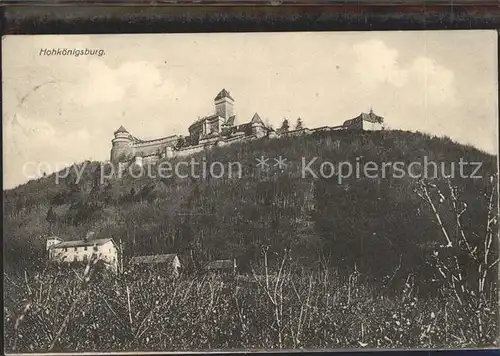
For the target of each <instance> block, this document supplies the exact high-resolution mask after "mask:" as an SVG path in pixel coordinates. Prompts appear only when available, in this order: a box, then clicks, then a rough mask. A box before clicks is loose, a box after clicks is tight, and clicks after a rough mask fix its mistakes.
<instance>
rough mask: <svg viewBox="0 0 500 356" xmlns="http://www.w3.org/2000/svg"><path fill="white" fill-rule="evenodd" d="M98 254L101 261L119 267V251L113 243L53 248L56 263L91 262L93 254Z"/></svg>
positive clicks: (52, 257)
mask: <svg viewBox="0 0 500 356" xmlns="http://www.w3.org/2000/svg"><path fill="white" fill-rule="evenodd" d="M94 253H95V254H97V257H98V259H99V260H102V261H104V262H106V263H108V264H110V265H111V266H112V267H113V268H115V269H116V268H117V266H118V251H117V250H116V246H115V245H114V244H113V242H112V241H108V242H106V243H105V244H102V245H98V246H76V247H58V246H55V247H54V248H53V253H52V256H51V259H52V261H54V262H82V261H85V260H89V259H90V258H91V257H92V254H94Z"/></svg>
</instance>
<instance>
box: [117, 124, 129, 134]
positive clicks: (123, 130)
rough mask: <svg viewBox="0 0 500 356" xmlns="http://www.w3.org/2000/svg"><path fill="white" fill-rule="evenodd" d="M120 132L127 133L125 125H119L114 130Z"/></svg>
mask: <svg viewBox="0 0 500 356" xmlns="http://www.w3.org/2000/svg"><path fill="white" fill-rule="evenodd" d="M120 132H127V133H128V131H127V129H126V128H125V127H123V125H122V126H120V128H119V129H118V130H116V131H115V134H116V133H120Z"/></svg>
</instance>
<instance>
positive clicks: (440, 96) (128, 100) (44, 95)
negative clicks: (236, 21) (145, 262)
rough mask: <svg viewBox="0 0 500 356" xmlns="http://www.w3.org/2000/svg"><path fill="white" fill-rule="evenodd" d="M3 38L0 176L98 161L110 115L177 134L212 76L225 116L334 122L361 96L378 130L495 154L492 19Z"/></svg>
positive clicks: (142, 130) (353, 110)
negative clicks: (447, 27)
mask: <svg viewBox="0 0 500 356" xmlns="http://www.w3.org/2000/svg"><path fill="white" fill-rule="evenodd" d="M2 46H3V48H2V49H3V58H2V61H3V68H2V69H3V99H4V102H3V108H2V110H3V150H4V153H3V169H4V188H12V187H14V186H16V185H18V184H20V183H24V182H26V181H27V180H28V179H29V177H27V176H26V172H27V173H28V175H31V174H33V167H34V165H32V166H30V167H31V168H30V169H27V170H26V172H23V166H24V165H25V163H26V162H44V163H45V164H47V165H48V167H50V169H49V168H47V169H46V171H48V172H50V171H53V170H55V169H56V168H61V167H62V166H63V165H71V164H72V163H74V162H82V161H84V160H107V159H109V151H110V149H111V139H112V138H113V132H114V131H115V130H116V129H117V128H118V127H119V126H120V125H124V126H125V127H126V128H127V129H128V130H129V131H130V132H131V133H132V134H133V135H134V136H137V137H140V138H155V137H162V136H166V135H170V134H183V135H187V134H188V131H187V128H188V126H189V124H190V123H191V122H192V121H194V120H196V118H197V117H198V116H205V115H209V114H211V113H213V110H214V109H213V99H214V97H215V96H216V95H217V93H218V92H219V91H220V90H221V89H222V88H226V89H227V90H229V91H230V92H231V95H232V96H233V98H234V99H235V111H236V114H237V121H236V122H237V123H244V122H247V121H249V120H250V119H251V117H252V115H253V114H254V113H255V112H258V113H259V115H260V116H261V117H262V118H263V119H264V121H267V122H269V123H271V124H273V126H274V127H277V126H279V125H280V123H281V121H282V120H283V118H284V117H286V118H288V119H289V120H290V121H291V123H292V125H293V124H294V123H295V120H296V119H297V117H301V118H302V119H303V121H304V124H305V126H306V127H310V128H312V127H318V126H325V125H328V126H335V125H340V124H342V123H343V122H344V121H345V120H347V119H351V118H353V117H355V116H357V115H359V114H360V113H361V112H368V111H369V110H370V108H371V107H373V110H374V111H375V113H376V114H378V115H381V116H384V117H385V122H386V124H387V125H388V126H389V127H390V128H394V129H405V130H411V131H422V132H427V133H431V134H434V135H438V136H443V135H446V136H449V137H451V138H452V139H453V140H455V141H458V142H460V143H465V144H472V145H473V146H475V147H477V148H479V149H482V150H485V151H487V152H489V153H492V154H496V153H497V147H498V144H497V132H498V129H497V125H498V103H497V101H498V94H497V78H498V75H497V34H496V32H495V31H425V32H424V31H418V32H416V31H415V32H413V31H411V32H317V33H313V32H297V33H292V32H289V33H231V34H230V33H219V34H133V35H121V34H120V35H51V36H5V37H3V39H2ZM43 48H47V49H51V48H56V49H57V48H61V49H62V48H68V49H72V48H79V49H85V48H88V49H103V50H104V51H105V55H103V56H101V57H98V56H81V57H73V56H43V55H40V50H41V49H43ZM35 88H37V89H36V90H34V89H35ZM23 98H24V100H23Z"/></svg>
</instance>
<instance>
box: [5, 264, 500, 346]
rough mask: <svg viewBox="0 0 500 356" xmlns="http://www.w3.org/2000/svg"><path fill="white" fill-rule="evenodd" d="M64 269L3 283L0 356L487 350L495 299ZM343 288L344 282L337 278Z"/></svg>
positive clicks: (294, 281)
mask: <svg viewBox="0 0 500 356" xmlns="http://www.w3.org/2000/svg"><path fill="white" fill-rule="evenodd" d="M88 272H89V271H88V270H87V273H85V272H81V271H80V272H77V271H72V272H71V273H70V277H72V278H68V275H67V273H68V272H64V273H62V272H58V273H54V272H51V273H46V272H45V273H41V274H39V275H37V276H29V275H25V276H24V277H23V276H20V277H17V278H13V277H8V276H7V277H6V281H5V287H6V289H7V290H6V294H5V295H6V301H5V317H6V320H5V322H6V323H5V345H6V351H7V352H9V351H10V352H12V351H16V352H37V351H38V352H43V351H106V350H110V351H111V350H112V351H124V350H128V351H131V350H137V351H138V350H197V349H227V348H234V349H243V348H254V349H276V348H364V347H366V348H403V347H404V348H407V347H415V348H429V347H467V346H470V347H478V346H491V345H493V344H494V342H495V338H496V335H497V327H496V307H495V306H496V304H497V302H496V299H495V298H496V293H494V292H493V291H491V293H489V294H490V300H488V301H486V302H485V301H482V303H480V304H479V305H481V309H475V308H474V304H475V303H474V301H472V300H470V301H469V303H467V304H460V303H458V302H457V301H456V300H455V299H453V298H451V297H449V296H446V295H445V294H443V293H438V294H437V295H436V296H427V297H419V293H418V290H417V288H415V287H414V283H413V278H412V276H411V275H409V276H408V278H407V282H406V284H405V285H404V286H403V287H402V288H400V289H398V290H389V289H387V288H385V287H384V286H381V285H379V286H376V285H369V284H366V283H364V282H363V281H362V280H361V279H360V276H359V275H358V274H356V273H352V274H351V275H349V276H347V278H342V279H341V278H339V276H337V275H335V274H334V273H332V274H329V273H325V272H323V273H299V272H298V271H295V272H293V271H291V270H289V271H288V272H287V271H286V267H285V268H282V269H280V270H279V271H276V273H274V274H273V275H271V273H270V274H269V275H268V277H267V278H266V275H264V276H261V277H260V278H255V275H249V276H245V277H242V276H230V277H227V276H226V277H217V276H200V277H192V276H191V277H189V276H182V277H181V278H179V279H176V280H171V279H169V278H166V277H162V276H158V275H155V274H147V273H145V274H144V275H141V276H137V275H136V276H118V277H116V276H115V277H113V276H103V275H102V274H97V273H94V274H92V271H90V273H88ZM342 280H343V281H342Z"/></svg>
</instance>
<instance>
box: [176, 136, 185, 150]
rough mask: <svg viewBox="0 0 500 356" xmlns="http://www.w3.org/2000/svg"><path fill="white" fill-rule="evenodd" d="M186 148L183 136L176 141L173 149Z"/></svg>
mask: <svg viewBox="0 0 500 356" xmlns="http://www.w3.org/2000/svg"><path fill="white" fill-rule="evenodd" d="M184 146H186V140H185V139H184V136H181V137H179V139H178V140H177V143H176V144H175V148H177V149H179V148H182V147H184Z"/></svg>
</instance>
